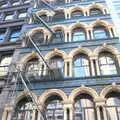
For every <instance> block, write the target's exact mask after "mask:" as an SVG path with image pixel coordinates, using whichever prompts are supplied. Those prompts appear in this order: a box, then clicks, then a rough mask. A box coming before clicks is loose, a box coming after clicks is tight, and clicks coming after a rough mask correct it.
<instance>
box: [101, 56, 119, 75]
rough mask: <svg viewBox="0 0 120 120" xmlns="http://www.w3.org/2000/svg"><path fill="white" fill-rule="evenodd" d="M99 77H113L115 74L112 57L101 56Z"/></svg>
mask: <svg viewBox="0 0 120 120" xmlns="http://www.w3.org/2000/svg"><path fill="white" fill-rule="evenodd" d="M99 65H100V72H101V75H114V74H117V70H116V65H115V59H114V57H113V56H112V55H109V54H103V55H101V56H100V58H99Z"/></svg>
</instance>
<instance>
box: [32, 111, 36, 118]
mask: <svg viewBox="0 0 120 120" xmlns="http://www.w3.org/2000/svg"><path fill="white" fill-rule="evenodd" d="M35 118H36V109H35V110H33V112H32V120H35Z"/></svg>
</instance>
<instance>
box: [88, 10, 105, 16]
mask: <svg viewBox="0 0 120 120" xmlns="http://www.w3.org/2000/svg"><path fill="white" fill-rule="evenodd" d="M102 14H103V12H102V11H101V10H100V9H99V8H92V9H90V15H92V16H96V15H102Z"/></svg>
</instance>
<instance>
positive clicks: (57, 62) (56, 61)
mask: <svg viewBox="0 0 120 120" xmlns="http://www.w3.org/2000/svg"><path fill="white" fill-rule="evenodd" d="M50 65H51V67H52V68H53V69H55V70H56V72H57V70H58V71H59V72H60V73H59V74H62V75H63V76H64V60H63V59H62V57H61V56H58V55H56V56H54V57H52V58H51V59H50Z"/></svg>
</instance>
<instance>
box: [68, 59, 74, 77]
mask: <svg viewBox="0 0 120 120" xmlns="http://www.w3.org/2000/svg"><path fill="white" fill-rule="evenodd" d="M72 59H73V58H70V59H69V66H70V67H69V70H70V73H69V77H72V75H73V67H72V66H73V60H72Z"/></svg>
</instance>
